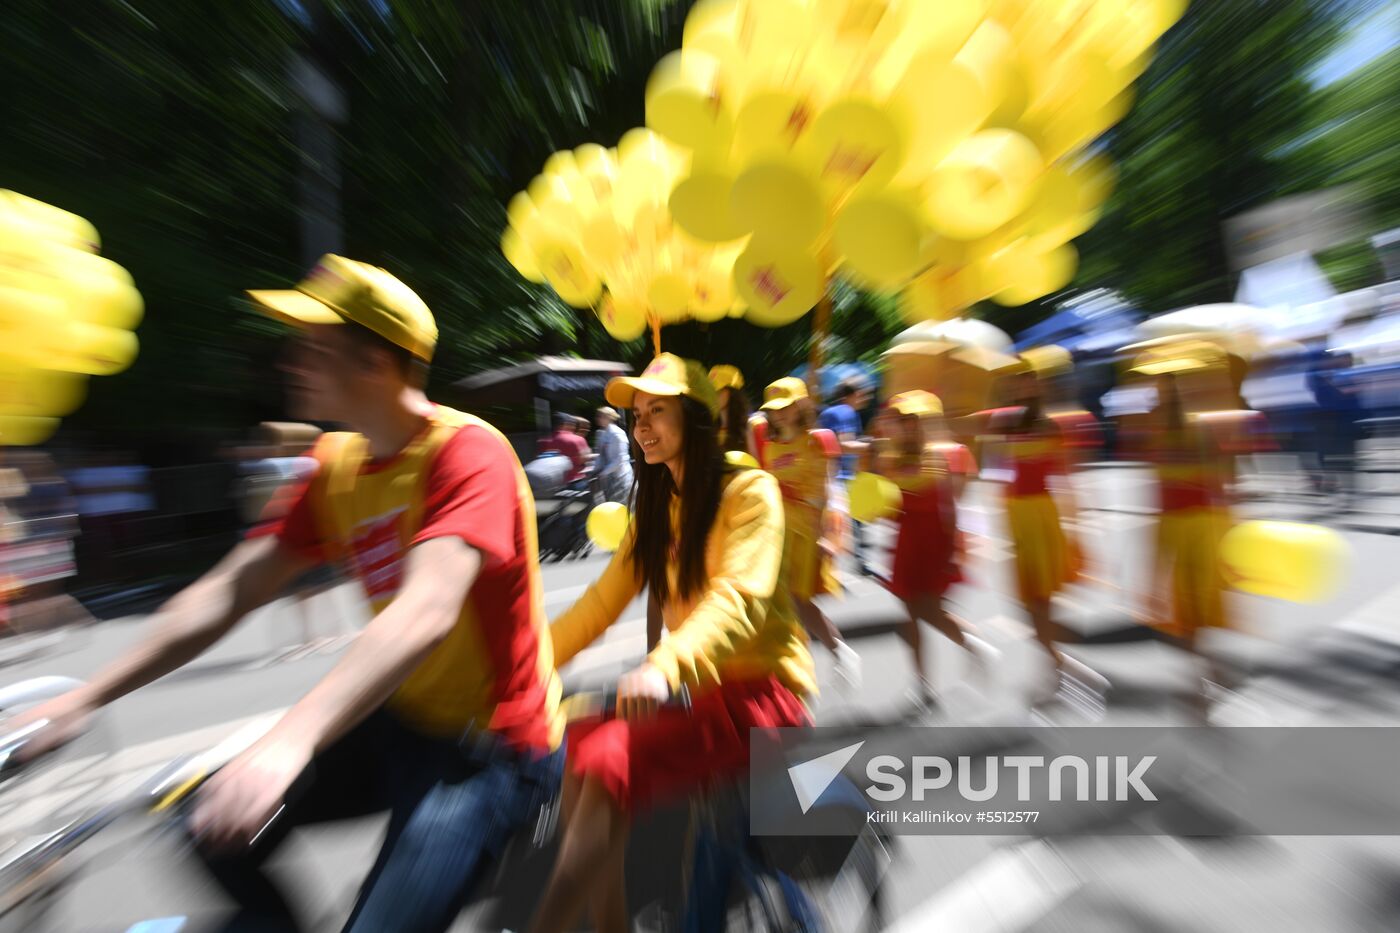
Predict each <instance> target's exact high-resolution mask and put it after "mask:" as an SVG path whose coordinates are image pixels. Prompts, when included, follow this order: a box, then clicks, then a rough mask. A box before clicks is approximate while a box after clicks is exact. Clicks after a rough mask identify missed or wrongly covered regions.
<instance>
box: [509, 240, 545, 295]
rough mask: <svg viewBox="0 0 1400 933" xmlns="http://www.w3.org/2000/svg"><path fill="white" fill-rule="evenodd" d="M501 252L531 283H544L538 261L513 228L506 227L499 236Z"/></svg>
mask: <svg viewBox="0 0 1400 933" xmlns="http://www.w3.org/2000/svg"><path fill="white" fill-rule="evenodd" d="M501 252H502V253H504V254H505V257H506V261H507V262H509V263H510V264H511V266H512V267H514V269H515V271H516V272H519V273H520V274H521V275H522V276H524V277H525V278H526V279H529V280H530V281H531V282H541V283H542V282H544V273H543V272H541V271H540V263H539V260H538V259H536V258H535V254H534V253H532V252H531V251H530V247H528V246H526V245H525V241H524V240H523V239H522V238H521V236H520V231H519V230H517V229H515V228H514V227H507V228H506V232H505V233H503V234H501Z"/></svg>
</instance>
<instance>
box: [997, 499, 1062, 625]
mask: <svg viewBox="0 0 1400 933" xmlns="http://www.w3.org/2000/svg"><path fill="white" fill-rule="evenodd" d="M1006 521H1007V525H1008V526H1009V529H1010V532H1011V544H1012V547H1014V548H1015V551H1016V589H1017V592H1018V593H1019V594H1020V597H1021V601H1022V602H1043V601H1045V600H1048V599H1049V598H1050V597H1051V596H1054V595H1055V594H1056V593H1057V592H1059V591H1060V590H1061V589H1062V588H1063V587H1064V585H1065V584H1066V583H1070V582H1072V581H1073V580H1074V579H1075V577H1076V576H1078V573H1079V555H1078V549H1077V548H1076V547H1074V546H1073V545H1072V543H1071V542H1070V540H1069V538H1067V537H1066V536H1065V532H1064V529H1063V528H1061V527H1060V512H1059V509H1057V508H1056V507H1055V500H1054V498H1053V497H1051V495H1050V494H1049V493H1042V494H1040V495H1036V496H1008V497H1007V498H1006Z"/></svg>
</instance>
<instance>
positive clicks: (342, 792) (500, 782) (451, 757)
mask: <svg viewBox="0 0 1400 933" xmlns="http://www.w3.org/2000/svg"><path fill="white" fill-rule="evenodd" d="M563 761H564V753H563V750H562V749H560V750H559V751H557V752H555V753H554V754H551V755H540V756H530V755H527V754H525V753H509V752H506V753H502V754H498V755H486V754H481V753H476V752H470V751H465V750H463V747H461V746H459V744H458V743H457V742H455V741H453V740H450V739H438V738H432V737H429V736H425V735H422V734H420V733H418V732H415V731H413V730H411V729H409V728H408V727H407V726H405V725H403V724H402V723H400V722H399V721H398V720H397V719H395V718H394V716H393V715H392V714H390V713H388V712H385V711H383V710H380V711H378V712H376V713H374V714H372V715H371V716H370V717H369V718H368V719H366V720H365V721H364V722H363V723H361V724H360V725H359V726H357V727H355V728H354V729H353V730H351V731H350V732H349V733H347V734H346V735H345V737H344V738H342V739H341V740H340V741H339V742H337V743H336V744H335V745H333V746H331V747H330V748H328V749H327V750H326V751H325V752H324V753H323V754H321V755H318V756H317V757H316V759H315V760H314V761H312V763H311V766H310V767H309V768H307V770H306V773H304V774H303V775H302V777H301V779H300V780H298V781H297V783H296V784H295V785H294V786H293V790H292V793H290V794H289V795H288V799H287V807H286V809H285V810H283V811H282V813H281V815H280V816H279V817H278V818H277V819H276V821H275V822H274V823H273V824H272V825H271V826H270V827H269V828H268V829H267V830H266V831H265V832H264V833H263V835H262V837H261V838H259V839H258V842H257V845H256V846H254V847H253V848H251V849H249V850H248V851H247V852H246V853H239V854H237V855H236V856H229V855H226V854H223V853H217V854H216V853H209V852H204V851H202V850H198V849H197V851H199V852H200V857H201V858H202V859H203V861H204V864H205V865H206V866H207V867H208V869H209V871H210V873H211V874H212V875H213V877H214V878H215V880H217V881H218V882H219V884H220V885H221V886H222V887H223V888H224V890H225V891H227V892H228V894H229V895H230V896H231V897H232V898H233V900H234V901H235V902H236V904H237V905H238V911H237V914H236V915H235V916H234V917H233V918H232V919H231V921H230V923H229V925H228V927H227V929H229V930H259V931H263V930H278V931H283V930H285V931H292V930H296V929H297V926H296V922H295V920H294V919H293V914H292V911H291V910H290V909H289V907H288V905H287V902H286V900H285V899H284V897H283V896H282V892H281V891H279V890H278V889H277V886H276V885H275V884H273V883H272V881H271V880H270V879H269V878H268V877H267V876H266V874H265V873H264V872H263V871H262V865H263V863H264V862H265V861H266V860H267V858H268V856H270V855H271V854H272V853H273V852H274V851H275V850H276V849H277V847H278V846H279V845H280V844H281V843H282V841H283V840H284V839H285V838H286V836H287V834H288V833H289V832H290V830H292V829H293V828H295V827H296V826H301V825H306V824H309V823H318V822H326V821H331V820H339V819H347V818H351V817H357V816H366V815H369V814H372V813H380V812H383V811H385V810H387V811H389V828H388V832H387V833H386V835H385V838H384V845H383V847H382V848H381V849H380V851H379V857H378V858H377V859H376V860H375V863H374V867H373V868H372V869H371V870H370V873H369V877H368V878H367V879H366V880H365V883H364V885H363V887H361V889H360V895H359V898H358V899H357V900H356V902H355V909H354V912H353V913H351V915H350V919H349V921H348V922H347V923H346V925H345V929H346V930H348V931H360V933H369V931H376V933H377V931H425V933H426V931H438V930H445V929H447V928H448V926H450V925H451V924H452V922H453V920H454V919H455V918H456V916H457V913H458V911H460V910H461V908H462V906H463V904H464V903H465V902H466V900H467V898H468V896H469V895H470V894H471V892H472V889H473V887H474V886H475V883H476V882H477V881H479V880H480V878H481V877H482V875H483V872H484V870H485V869H486V868H488V867H489V866H490V864H491V863H492V862H493V861H494V860H495V859H496V858H498V857H499V856H500V855H501V853H502V852H503V851H504V849H505V847H506V843H508V842H509V841H510V839H511V838H512V837H513V836H514V835H515V834H516V833H517V832H518V831H520V830H521V829H522V828H524V827H526V826H528V825H531V821H532V820H533V819H534V818H535V816H536V814H537V813H538V812H539V809H540V807H541V806H542V805H543V804H544V803H546V802H547V801H549V800H550V799H552V798H553V797H554V795H555V794H556V793H557V792H558V789H559V782H560V778H561V776H562V773H563Z"/></svg>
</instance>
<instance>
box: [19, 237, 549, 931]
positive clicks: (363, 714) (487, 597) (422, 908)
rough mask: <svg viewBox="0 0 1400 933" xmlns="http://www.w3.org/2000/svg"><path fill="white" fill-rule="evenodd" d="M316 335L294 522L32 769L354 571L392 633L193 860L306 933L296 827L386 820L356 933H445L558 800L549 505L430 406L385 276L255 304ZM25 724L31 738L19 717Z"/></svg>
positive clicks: (61, 702)
mask: <svg viewBox="0 0 1400 933" xmlns="http://www.w3.org/2000/svg"><path fill="white" fill-rule="evenodd" d="M250 297H251V298H252V299H253V300H254V301H255V302H257V304H258V305H259V306H260V307H261V308H262V309H263V310H265V311H266V312H267V313H269V314H271V315H272V316H274V317H276V318H278V319H280V320H282V321H284V322H286V323H288V324H291V325H293V326H295V327H297V328H298V329H299V330H300V331H301V336H300V340H299V342H298V353H297V357H296V361H295V363H293V364H291V365H289V367H288V376H289V382H290V388H291V395H292V398H291V404H292V407H293V408H294V409H296V410H295V411H294V412H293V413H294V414H295V416H296V417H298V418H301V419H305V420H307V421H328V422H335V423H340V424H343V425H345V426H346V427H347V428H349V429H350V430H348V431H342V432H335V433H329V434H323V435H322V436H321V437H320V439H319V440H318V441H317V443H316V446H315V447H314V448H313V450H312V456H313V457H314V458H315V460H316V465H317V469H316V471H315V473H314V475H313V476H312V477H311V478H310V479H309V480H307V481H306V482H304V483H302V484H301V485H299V486H298V487H297V489H296V492H295V493H293V494H291V495H289V496H288V500H289V501H288V507H287V509H286V511H285V514H283V515H281V516H280V517H279V518H278V519H277V520H276V521H273V522H270V523H268V524H266V525H262V526H260V527H259V528H257V529H255V530H254V531H253V532H252V533H251V534H250V535H249V537H248V538H247V539H246V540H245V541H243V542H242V543H240V544H239V545H238V546H237V547H235V548H234V549H233V551H232V552H231V553H230V554H229V555H228V556H227V557H225V558H224V559H223V560H222V561H220V562H219V564H218V565H217V566H215V567H214V568H213V569H211V570H210V571H209V572H208V573H206V574H205V575H204V576H202V577H201V578H200V579H199V580H197V581H196V582H195V583H193V584H191V585H190V586H189V587H187V588H185V589H184V590H182V591H181V592H180V593H178V594H176V595H175V596H174V597H172V598H171V599H170V600H169V601H168V602H166V603H165V604H164V605H163V606H161V607H160V609H158V610H157V611H156V613H155V616H154V618H153V619H152V622H151V626H150V632H149V633H148V634H147V635H146V636H145V637H144V638H143V639H141V640H140V641H139V642H138V643H137V644H136V645H135V646H133V647H132V648H131V649H129V650H128V651H127V652H126V653H125V654H124V655H123V656H122V657H120V658H119V659H117V660H115V661H114V662H113V663H111V664H109V665H108V666H107V667H105V668H104V669H102V670H101V671H99V672H98V673H97V674H95V675H94V676H93V677H92V679H91V680H90V681H89V682H88V683H86V684H84V685H83V686H81V687H78V688H76V689H75V690H73V691H72V692H71V693H67V694H64V695H63V696H61V697H58V698H56V699H55V700H52V701H50V702H49V703H46V704H43V705H41V706H39V707H36V708H35V709H34V710H32V711H29V712H28V713H27V715H30V716H32V717H33V719H34V721H43V722H46V723H47V725H45V726H44V727H43V729H42V731H41V732H40V733H38V734H37V735H36V737H35V739H34V740H32V741H35V742H36V744H35V745H34V746H33V748H34V751H35V752H41V751H42V750H43V749H44V748H45V747H46V746H47V747H52V746H54V745H58V744H61V743H62V742H64V741H65V740H67V739H70V738H72V737H74V736H75V735H76V734H78V733H81V731H82V728H83V723H84V722H85V721H87V720H89V719H90V718H91V716H92V715H93V714H94V713H95V712H96V711H97V710H98V709H99V708H101V707H102V706H105V705H106V704H108V703H110V702H113V701H115V700H117V699H119V698H120V697H122V696H124V695H125V694H127V693H130V692H131V691H133V690H136V689H137V688H138V687H141V686H143V685H145V684H147V683H150V682H151V681H153V680H155V679H156V678H158V677H161V676H162V675H164V674H167V673H169V672H171V671H173V670H175V669H177V668H179V667H181V666H182V665H184V664H186V663H188V662H189V661H191V660H192V659H194V658H195V657H198V656H199V655H200V654H201V653H202V652H203V651H205V650H206V649H207V648H209V647H210V646H212V645H213V644H214V643H215V642H217V641H218V640H219V639H221V638H223V637H224V636H225V635H227V634H228V633H229V632H230V631H231V630H232V629H233V628H234V626H235V625H237V624H238V623H239V621H240V620H242V619H243V618H244V617H246V616H247V615H248V614H249V613H250V612H252V611H254V610H256V609H257V608H259V607H260V606H262V605H265V604H267V603H270V602H272V601H273V600H274V599H276V598H277V596H278V595H279V594H280V593H281V592H282V591H283V589H284V587H286V586H287V584H289V583H291V582H292V581H294V580H296V579H297V578H298V577H300V576H302V575H303V574H305V573H306V572H307V571H308V570H310V569H311V568H313V567H316V566H318V565H321V564H325V563H329V562H337V563H340V564H342V565H344V566H345V567H346V569H348V570H349V571H351V572H352V573H353V574H354V575H355V577H356V578H357V579H358V580H359V582H360V584H361V586H362V587H363V590H364V594H365V596H366V597H367V598H368V600H369V603H370V606H371V607H372V609H373V611H374V618H373V619H372V620H371V621H370V622H369V624H368V625H367V626H366V627H365V629H364V631H362V632H360V634H359V635H358V637H357V638H356V639H355V641H354V643H353V644H352V645H351V646H350V648H349V650H348V651H346V652H345V654H344V656H343V657H341V658H339V659H338V660H337V662H336V664H335V666H334V667H332V668H331V669H330V671H329V672H327V673H326V675H325V676H324V677H322V678H321V680H320V681H318V682H317V683H316V684H315V685H314V686H313V687H311V689H310V690H309V691H308V692H307V693H306V695H305V696H303V697H302V698H301V699H300V700H298V701H297V702H296V703H294V704H293V705H292V706H291V708H290V709H289V710H287V712H286V713H285V714H283V715H282V717H281V718H280V719H279V720H278V722H277V724H276V725H275V726H273V727H272V729H271V731H270V732H268V733H267V734H266V735H265V736H263V737H262V738H261V739H259V740H258V741H257V742H256V743H254V744H253V745H252V747H250V748H248V749H247V750H246V751H244V752H243V753H242V754H240V755H238V756H237V757H235V758H234V759H233V760H232V761H231V762H229V763H228V764H227V765H226V766H224V767H223V768H222V769H221V770H220V771H219V773H218V774H216V775H214V776H213V777H212V778H211V779H210V780H209V781H208V783H207V784H205V785H204V786H203V787H202V788H201V789H200V791H199V794H198V796H197V797H196V798H195V802H194V803H195V805H194V807H193V811H192V813H191V814H190V816H189V827H188V828H189V829H190V831H191V832H190V834H191V835H192V836H193V837H194V838H195V839H196V840H197V841H198V845H197V847H196V849H195V851H196V853H197V854H198V856H199V858H200V859H201V861H203V862H204V864H205V865H206V867H207V868H208V869H209V870H210V872H211V873H212V874H213V876H214V878H215V880H217V881H218V882H219V884H220V885H221V886H222V887H223V888H224V889H225V891H226V892H227V893H228V895H229V896H230V897H231V898H232V899H233V900H234V902H235V903H236V906H237V908H238V914H237V916H235V917H234V918H232V921H231V926H233V927H234V928H237V929H254V930H287V929H296V923H295V919H294V912H293V911H292V909H291V905H289V904H288V903H287V901H286V899H285V897H284V896H283V894H282V892H281V891H280V890H279V889H278V887H277V885H275V884H274V883H273V881H272V880H271V879H270V878H269V877H267V875H266V874H265V873H264V872H263V871H262V868H263V865H264V864H265V863H266V862H267V860H268V859H269V857H271V856H272V855H273V854H274V853H275V852H276V851H277V850H278V848H279V847H280V846H281V844H282V843H283V842H284V841H285V840H286V838H287V836H288V834H289V832H290V831H291V830H292V829H293V828H295V827H296V826H299V825H305V824H308V823H323V822H327V821H331V820H338V819H350V818H357V817H363V816H366V815H368V814H370V813H374V812H379V811H388V812H389V814H390V817H389V822H388V830H387V831H386V834H385V837H384V842H383V845H382V847H381V850H380V855H379V858H378V859H377V860H376V862H375V865H374V868H373V869H372V870H371V872H370V874H369V876H368V878H367V879H366V880H365V882H364V885H363V886H362V888H361V891H360V895H359V897H358V899H357V901H356V904H355V908H354V910H353V912H352V914H351V916H350V919H349V920H348V921H347V922H346V925H345V929H346V930H350V931H360V933H367V931H373V933H380V931H390V930H417V931H428V930H446V929H447V928H448V927H449V926H451V925H452V923H453V922H454V920H455V919H456V916H457V913H458V911H459V909H460V908H461V905H462V901H463V899H464V898H465V897H466V896H467V895H468V894H469V893H470V891H471V890H472V888H473V887H474V886H475V885H476V884H477V882H479V880H480V878H481V876H482V874H483V872H484V871H485V870H486V869H487V868H488V866H489V865H490V864H491V863H492V857H493V855H494V854H496V853H499V852H500V851H501V849H502V848H503V847H504V846H505V845H506V843H507V842H508V841H509V840H510V839H511V837H512V836H513V835H514V834H515V833H516V832H517V831H519V830H520V829H522V828H523V827H525V826H527V825H529V823H530V821H531V820H533V819H534V817H535V814H536V813H537V812H538V810H539V808H540V806H541V805H543V804H544V803H545V802H547V801H548V800H550V799H551V798H552V797H553V796H554V794H555V792H556V789H557V787H558V783H559V773H560V770H561V769H562V765H563V754H562V751H561V749H560V745H561V742H562V739H563V731H564V728H563V727H564V723H563V717H562V716H561V715H560V712H559V705H558V703H559V692H560V687H559V679H558V677H557V675H556V674H555V669H554V659H553V656H552V655H551V653H550V646H551V640H550V638H549V631H548V628H547V623H546V620H545V615H544V599H543V596H542V589H541V583H540V569H539V556H538V553H537V549H536V544H535V514H534V500H533V499H532V498H531V496H530V486H529V482H528V480H527V479H526V477H525V471H524V469H523V468H522V467H521V466H520V461H519V460H517V459H516V456H515V453H514V451H513V450H512V449H511V446H510V443H509V442H508V441H507V440H506V438H505V437H504V436H503V435H502V434H501V433H500V432H499V431H497V430H496V429H495V428H493V427H491V426H490V425H488V424H486V423H485V422H484V421H481V420H480V419H478V418H474V417H472V416H471V415H468V414H465V413H462V412H456V411H453V410H451V409H449V408H445V407H443V406H441V405H436V404H434V403H433V402H432V401H430V400H429V399H428V398H427V396H426V395H425V394H424V391H423V385H424V382H425V380H426V378H427V366H428V363H429V361H430V360H431V359H432V356H433V350H434V348H435V346H436V343H437V336H438V330H437V324H436V323H435V322H434V320H433V316H432V312H430V311H429V310H428V307H427V305H425V304H424V303H423V301H422V300H421V299H420V298H419V297H418V296H417V295H416V294H414V293H413V292H412V291H411V290H410V289H409V287H408V286H407V285H405V284H404V283H403V282H401V281H399V280H398V279H397V278H395V277H394V276H392V275H390V274H389V273H388V272H387V271H385V270H384V269H381V268H379V267H377V266H372V265H369V264H367V263H363V262H356V261H354V260H351V259H346V258H344V257H341V256H335V255H327V256H325V257H324V258H322V259H321V261H320V262H319V263H317V265H316V266H315V267H314V268H313V269H312V270H311V271H310V273H309V274H308V275H307V276H306V277H305V278H304V279H303V280H302V281H301V282H300V283H298V284H297V286H296V288H295V289H294V290H292V289H288V290H271V291H254V292H250ZM12 724H13V725H18V723H12Z"/></svg>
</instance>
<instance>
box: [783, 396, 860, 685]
mask: <svg viewBox="0 0 1400 933" xmlns="http://www.w3.org/2000/svg"><path fill="white" fill-rule="evenodd" d="M761 408H762V410H763V412H764V413H765V414H766V415H767V416H768V421H769V424H770V429H769V432H768V439H767V442H766V443H765V444H764V445H763V448H762V453H763V456H762V457H761V458H760V460H759V463H760V464H761V465H762V466H763V468H764V469H765V470H767V471H768V472H769V473H772V474H773V475H774V476H776V477H777V478H778V483H779V484H780V486H781V487H782V491H783V513H784V516H785V520H786V523H787V536H786V540H785V542H784V545H783V580H784V581H785V582H786V583H787V586H788V592H789V593H791V594H792V601H793V604H794V605H795V606H796V607H797V614H798V617H799V618H801V619H802V624H803V625H804V626H806V628H807V632H808V634H810V635H812V636H813V637H815V638H816V639H817V640H818V641H820V642H821V643H822V644H823V645H824V646H826V649H827V650H828V651H830V652H831V654H832V656H833V657H834V658H835V659H836V672H837V674H838V675H839V676H840V677H841V678H842V680H843V681H844V682H845V683H847V684H848V685H850V686H851V687H859V686H860V681H861V665H860V655H858V654H856V652H855V649H853V648H852V647H851V646H850V645H848V644H846V642H845V641H844V640H843V639H842V638H841V633H840V631H838V630H837V628H836V626H835V625H833V624H832V622H831V620H830V619H829V618H827V616H826V613H824V612H822V611H821V609H820V608H819V607H818V606H817V604H816V603H815V602H814V600H815V599H816V597H818V596H822V595H827V594H831V595H835V594H838V593H840V592H841V585H840V583H839V582H837V580H836V573H835V563H836V555H837V553H838V552H839V550H840V547H839V538H838V536H837V535H835V534H832V532H835V531H838V530H839V529H840V527H841V523H840V522H839V521H832V520H831V519H832V516H829V515H828V514H827V511H828V506H829V505H830V504H831V503H830V501H829V499H830V497H829V491H830V489H831V487H832V485H833V484H834V481H835V472H836V471H835V466H836V461H837V457H838V455H839V454H840V452H841V447H840V443H839V442H838V441H837V439H836V436H835V435H834V434H832V433H831V432H830V431H825V430H813V426H814V425H815V424H816V412H815V411H814V409H813V408H812V402H811V399H810V398H809V396H808V395H807V384H806V383H805V382H803V381H802V380H801V379H798V378H797V377H795V376H788V377H786V378H783V379H779V380H777V381H776V382H774V383H772V384H771V385H769V386H768V388H767V389H765V390H764V392H763V405H762V406H761Z"/></svg>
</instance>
